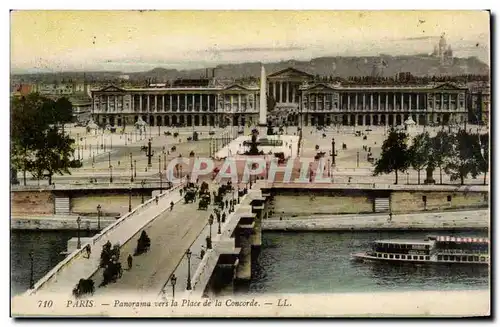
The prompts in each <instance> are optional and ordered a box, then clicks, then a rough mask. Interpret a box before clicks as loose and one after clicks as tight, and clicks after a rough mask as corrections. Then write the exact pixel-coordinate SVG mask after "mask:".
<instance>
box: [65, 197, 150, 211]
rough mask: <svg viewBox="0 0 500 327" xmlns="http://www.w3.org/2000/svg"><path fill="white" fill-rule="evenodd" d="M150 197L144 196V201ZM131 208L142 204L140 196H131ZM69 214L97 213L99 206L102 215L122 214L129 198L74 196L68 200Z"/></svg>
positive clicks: (125, 209) (126, 207)
mask: <svg viewBox="0 0 500 327" xmlns="http://www.w3.org/2000/svg"><path fill="white" fill-rule="evenodd" d="M150 198H151V197H150V196H149V197H147V196H144V201H148V200H149V199H150ZM131 202H132V208H135V207H137V206H139V205H140V204H141V202H142V198H141V196H140V195H132V200H131ZM70 203H71V212H72V213H74V214H85V213H93V214H95V213H96V211H97V209H96V208H97V206H98V205H101V211H102V213H103V214H114V213H120V214H124V213H126V212H128V204H129V196H128V192H127V194H102V195H92V194H85V195H83V194H82V195H75V196H73V197H71V199H70Z"/></svg>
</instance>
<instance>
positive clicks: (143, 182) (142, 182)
mask: <svg viewBox="0 0 500 327" xmlns="http://www.w3.org/2000/svg"><path fill="white" fill-rule="evenodd" d="M144 184H146V181H145V180H144V179H143V180H142V181H141V188H142V190H141V191H142V192H141V195H142V204H144Z"/></svg>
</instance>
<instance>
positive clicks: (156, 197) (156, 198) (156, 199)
mask: <svg viewBox="0 0 500 327" xmlns="http://www.w3.org/2000/svg"><path fill="white" fill-rule="evenodd" d="M155 201H156V205H158V195H157V196H155Z"/></svg>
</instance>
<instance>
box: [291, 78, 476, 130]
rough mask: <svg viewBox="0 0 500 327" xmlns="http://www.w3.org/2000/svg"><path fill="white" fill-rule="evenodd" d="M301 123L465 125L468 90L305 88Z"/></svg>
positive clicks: (442, 87)
mask: <svg viewBox="0 0 500 327" xmlns="http://www.w3.org/2000/svg"><path fill="white" fill-rule="evenodd" d="M301 91H302V92H301V93H302V107H301V114H300V119H303V124H304V125H305V126H307V125H323V126H324V125H331V124H341V125H351V126H355V125H389V126H393V125H401V124H403V123H404V122H405V121H406V120H407V119H408V118H409V117H411V118H412V119H413V121H415V123H416V124H418V125H428V124H461V123H463V122H464V121H465V120H466V119H467V109H466V107H465V96H466V92H467V89H466V88H459V87H456V86H454V85H451V84H442V85H439V86H418V85H411V86H405V85H399V86H380V85H373V86H364V85H363V86H352V85H349V86H346V85H327V84H323V83H320V84H313V85H305V86H303V87H302V88H301Z"/></svg>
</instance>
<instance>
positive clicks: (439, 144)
mask: <svg viewBox="0 0 500 327" xmlns="http://www.w3.org/2000/svg"><path fill="white" fill-rule="evenodd" d="M451 142H452V140H451V137H450V135H449V134H448V133H446V132H445V131H442V130H441V131H439V132H437V134H436V136H434V137H433V138H432V141H431V144H432V147H431V148H432V150H431V153H432V156H431V158H432V164H433V166H434V167H439V184H443V166H444V164H445V161H446V159H447V158H448V157H449V155H450V151H451Z"/></svg>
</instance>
